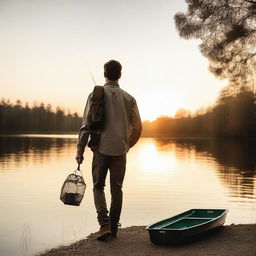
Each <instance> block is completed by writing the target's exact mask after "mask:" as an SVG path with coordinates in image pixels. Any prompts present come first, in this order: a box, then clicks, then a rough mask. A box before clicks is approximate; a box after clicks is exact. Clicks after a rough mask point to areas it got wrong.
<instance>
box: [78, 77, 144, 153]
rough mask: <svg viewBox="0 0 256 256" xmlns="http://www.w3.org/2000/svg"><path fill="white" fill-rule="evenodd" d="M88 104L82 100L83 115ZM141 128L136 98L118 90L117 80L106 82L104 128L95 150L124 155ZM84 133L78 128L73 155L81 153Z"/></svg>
mask: <svg viewBox="0 0 256 256" xmlns="http://www.w3.org/2000/svg"><path fill="white" fill-rule="evenodd" d="M89 97H90V95H89ZM89 97H88V99H89ZM87 102H88V100H87ZM88 107H89V104H86V107H85V111H84V115H86V114H87V113H88ZM83 119H84V120H86V116H84V118H83ZM141 131H142V125H141V119H140V114H139V110H138V106H137V103H136V100H135V99H134V98H133V97H132V96H131V95H130V94H128V93H127V92H125V91H124V90H122V89H121V88H120V87H119V85H118V84H117V83H114V82H109V83H106V84H105V85H104V129H103V130H102V131H101V137H100V144H99V147H98V151H99V152H100V153H101V154H104V155H111V156H117V155H124V154H126V153H127V152H128V151H129V149H130V148H131V147H132V146H134V145H135V144H136V143H137V141H138V140H139V138H140V135H141ZM88 136H89V133H88V131H86V130H82V131H80V134H79V138H78V144H77V157H78V156H79V157H81V156H83V152H84V148H85V146H86V144H87V141H88Z"/></svg>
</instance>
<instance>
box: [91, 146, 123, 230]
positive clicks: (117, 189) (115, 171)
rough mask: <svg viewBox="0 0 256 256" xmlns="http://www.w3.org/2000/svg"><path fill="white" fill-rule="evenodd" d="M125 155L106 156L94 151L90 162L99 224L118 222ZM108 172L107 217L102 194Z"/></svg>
mask: <svg viewBox="0 0 256 256" xmlns="http://www.w3.org/2000/svg"><path fill="white" fill-rule="evenodd" d="M125 166H126V155H121V156H107V155H102V154H100V153H99V152H97V151H95V152H94V154H93V161H92V177H93V195H94V203H95V207H96V210H97V214H98V222H99V224H100V225H101V226H102V225H105V224H109V223H111V225H115V224H117V223H118V222H119V219H120V214H121V210H122V199H123V192H122V184H123V180H124V175H125ZM108 169H109V171H110V189H111V206H110V213H109V216H108V210H107V204H106V198H105V193H104V187H105V180H106V175H107V172H108Z"/></svg>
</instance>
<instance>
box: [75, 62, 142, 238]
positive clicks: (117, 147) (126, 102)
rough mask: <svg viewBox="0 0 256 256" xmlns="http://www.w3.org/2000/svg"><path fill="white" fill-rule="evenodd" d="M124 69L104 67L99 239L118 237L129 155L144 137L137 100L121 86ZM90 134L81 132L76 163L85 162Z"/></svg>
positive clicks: (97, 155)
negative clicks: (108, 197)
mask: <svg viewBox="0 0 256 256" xmlns="http://www.w3.org/2000/svg"><path fill="white" fill-rule="evenodd" d="M121 70H122V66H121V64H120V63H119V62H118V61H115V60H110V61H109V62H107V63H105V65H104V76H105V78H106V84H105V85H104V127H103V129H102V130H101V132H100V140H99V145H96V146H93V147H91V148H92V150H93V162H92V176H93V194H94V202H95V207H96V211H97V215H98V222H99V225H100V230H99V232H98V233H97V239H98V240H105V239H106V238H107V237H108V235H111V236H112V238H116V235H117V231H118V226H119V219H120V214H121V209H122V197H123V195H122V184H123V179H124V175H125V167H126V153H127V152H128V151H129V149H130V148H131V147H133V146H134V145H135V144H136V143H137V141H138V140H139V137H140V135H141V131H142V126H141V119H140V114H139V110H138V107H137V104H136V101H135V99H134V98H133V97H132V96H131V95H130V94H128V93H127V92H125V91H124V90H122V89H121V88H120V87H119V84H118V81H119V79H120V77H121ZM90 97H92V95H91V94H90V95H89V97H88V100H87V104H86V107H85V111H84V118H83V119H84V120H87V115H88V113H89V108H90V104H89V103H88V102H89V101H90ZM88 136H89V131H86V130H81V131H80V134H79V141H78V145H77V155H76V160H77V163H78V164H81V163H82V162H83V152H84V148H85V146H86V144H87V141H88ZM108 170H109V171H110V189H111V206H110V211H109V212H108V209H107V205H106V199H105V193H104V186H105V179H106V175H107V172H108Z"/></svg>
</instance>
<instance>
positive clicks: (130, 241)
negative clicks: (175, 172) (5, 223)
mask: <svg viewBox="0 0 256 256" xmlns="http://www.w3.org/2000/svg"><path fill="white" fill-rule="evenodd" d="M57 255H61V256H78V255H79V256H82V255H84V256H85V255H86V256H112V255H113V256H224V255H225V256H256V224H252V225H230V226H224V227H223V228H222V229H221V230H219V231H217V232H215V233H213V234H212V235H210V236H207V237H204V238H201V239H199V240H196V241H193V242H190V243H187V244H183V245H179V246H178V245H176V246H157V245H154V244H153V243H151V242H150V240H149V235H148V231H147V230H146V229H145V227H144V226H138V227H135V226H134V227H129V228H122V229H120V230H119V233H118V238H117V239H115V240H109V241H107V242H100V241H98V240H96V239H95V234H91V235H90V236H88V237H87V239H83V240H80V241H78V242H76V243H74V244H71V245H69V246H63V247H59V248H56V249H52V250H50V251H48V252H45V253H43V254H41V255H40V256H57Z"/></svg>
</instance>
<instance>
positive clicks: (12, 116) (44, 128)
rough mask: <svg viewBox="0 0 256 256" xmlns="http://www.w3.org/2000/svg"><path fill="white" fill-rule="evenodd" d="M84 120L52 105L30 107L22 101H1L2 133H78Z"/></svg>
mask: <svg viewBox="0 0 256 256" xmlns="http://www.w3.org/2000/svg"><path fill="white" fill-rule="evenodd" d="M81 123H82V119H81V117H79V116H78V114H77V113H73V114H72V113H70V112H68V113H65V111H64V110H63V109H62V108H60V107H56V109H55V110H53V108H52V106H51V105H50V104H47V105H45V104H44V103H41V104H39V105H37V104H36V103H35V104H34V105H33V106H29V104H28V103H26V104H25V105H23V104H22V102H21V101H20V100H16V102H15V103H11V102H10V101H9V100H5V99H4V98H2V99H1V102H0V131H1V132H2V133H5V132H7V133H9V132H77V131H78V130H79V128H80V126H81Z"/></svg>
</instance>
